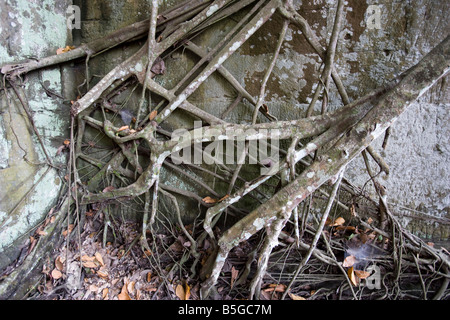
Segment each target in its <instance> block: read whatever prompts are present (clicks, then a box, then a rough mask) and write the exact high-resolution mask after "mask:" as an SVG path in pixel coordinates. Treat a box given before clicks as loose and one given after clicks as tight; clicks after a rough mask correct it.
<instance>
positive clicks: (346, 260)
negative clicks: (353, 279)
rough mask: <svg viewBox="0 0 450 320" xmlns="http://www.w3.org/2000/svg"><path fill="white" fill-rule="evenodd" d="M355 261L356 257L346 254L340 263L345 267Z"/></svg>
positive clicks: (350, 265)
mask: <svg viewBox="0 0 450 320" xmlns="http://www.w3.org/2000/svg"><path fill="white" fill-rule="evenodd" d="M355 263H356V257H355V256H353V255H351V256H347V257H346V258H345V259H344V262H343V263H342V266H343V267H345V268H348V267H352V266H353V265H354V264H355Z"/></svg>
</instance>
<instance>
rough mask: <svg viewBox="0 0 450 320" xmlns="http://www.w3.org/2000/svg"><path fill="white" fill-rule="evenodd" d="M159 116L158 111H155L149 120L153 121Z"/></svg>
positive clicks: (151, 113)
mask: <svg viewBox="0 0 450 320" xmlns="http://www.w3.org/2000/svg"><path fill="white" fill-rule="evenodd" d="M157 115H158V111H157V110H153V111H152V112H150V115H149V116H148V120H150V121H152V120H153V119H155V118H156V116H157Z"/></svg>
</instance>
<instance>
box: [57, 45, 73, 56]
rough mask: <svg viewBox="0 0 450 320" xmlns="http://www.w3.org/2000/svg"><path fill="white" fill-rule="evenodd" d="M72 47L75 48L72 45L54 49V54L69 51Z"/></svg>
mask: <svg viewBox="0 0 450 320" xmlns="http://www.w3.org/2000/svg"><path fill="white" fill-rule="evenodd" d="M73 49H75V47H73V46H66V47H64V48H58V49H57V50H56V54H61V53H65V52H69V51H70V50H73Z"/></svg>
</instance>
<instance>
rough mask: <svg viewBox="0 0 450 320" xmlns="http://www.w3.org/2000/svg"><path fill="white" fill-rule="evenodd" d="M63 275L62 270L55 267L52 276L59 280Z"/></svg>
mask: <svg viewBox="0 0 450 320" xmlns="http://www.w3.org/2000/svg"><path fill="white" fill-rule="evenodd" d="M61 277H62V273H61V271H59V270H58V269H53V271H52V278H53V279H55V280H58V279H59V278H61Z"/></svg>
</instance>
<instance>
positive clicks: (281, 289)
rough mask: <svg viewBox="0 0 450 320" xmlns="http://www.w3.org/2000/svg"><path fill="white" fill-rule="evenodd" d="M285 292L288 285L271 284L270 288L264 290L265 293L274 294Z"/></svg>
mask: <svg viewBox="0 0 450 320" xmlns="http://www.w3.org/2000/svg"><path fill="white" fill-rule="evenodd" d="M285 290H286V285H284V284H275V283H272V284H269V287H268V288H266V289H264V290H263V291H264V292H273V291H275V292H284V291H285Z"/></svg>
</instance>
